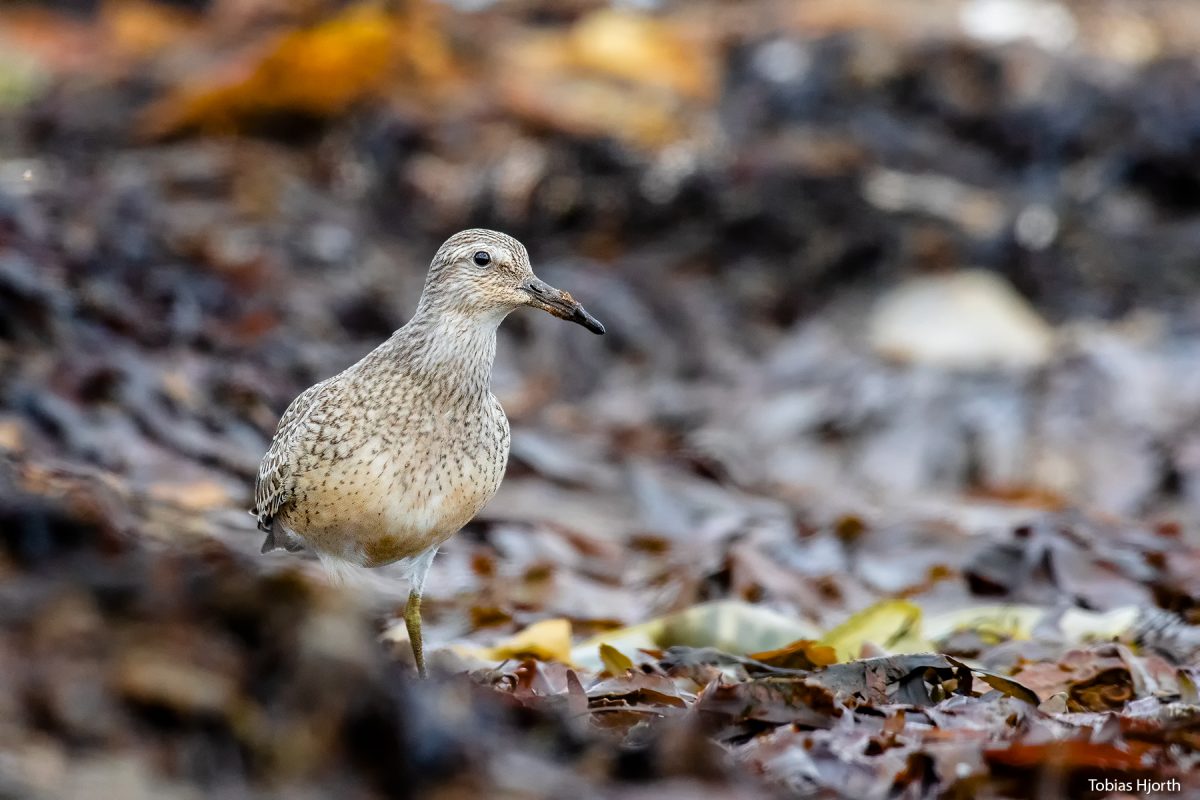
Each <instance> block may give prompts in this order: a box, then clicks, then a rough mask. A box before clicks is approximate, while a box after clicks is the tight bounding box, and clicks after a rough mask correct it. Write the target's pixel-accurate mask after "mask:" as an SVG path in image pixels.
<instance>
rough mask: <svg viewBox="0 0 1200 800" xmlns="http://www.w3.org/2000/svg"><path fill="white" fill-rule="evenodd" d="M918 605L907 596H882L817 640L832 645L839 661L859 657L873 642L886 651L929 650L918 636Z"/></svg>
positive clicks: (919, 614) (930, 647) (919, 611)
mask: <svg viewBox="0 0 1200 800" xmlns="http://www.w3.org/2000/svg"><path fill="white" fill-rule="evenodd" d="M920 625H921V609H920V607H918V606H917V605H915V604H914V603H910V602H908V601H907V600H884V601H883V602H881V603H876V604H875V605H873V606H871V607H870V608H867V609H865V610H863V611H860V612H858V613H857V614H855V615H854V616H852V617H850V618H849V619H848V620H846V621H845V622H843V623H842V624H841V625H838V626H837V627H836V628H834V629H833V630H831V631H829V632H828V633H826V634H825V635H824V636H823V637H821V639H820V643H821V644H823V645H827V646H829V647H832V648H833V649H834V650H835V651H836V652H837V656H838V660H839V661H849V660H851V659H854V658H858V657H859V655H860V654H861V653H862V650H863V646H864V645H866V644H868V643H872V644H876V645H879V646H880V647H883V648H884V649H885V650H887V651H888V652H897V651H898V650H899V651H903V650H905V649H911V650H932V649H933V647H932V646H931V645H929V644H928V643H925V642H923V641H922V640H921V638H920Z"/></svg>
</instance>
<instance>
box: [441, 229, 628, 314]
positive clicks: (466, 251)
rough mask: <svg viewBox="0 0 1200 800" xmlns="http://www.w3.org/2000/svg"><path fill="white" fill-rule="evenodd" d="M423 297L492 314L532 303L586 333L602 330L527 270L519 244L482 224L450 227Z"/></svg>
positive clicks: (577, 306) (470, 311)
mask: <svg viewBox="0 0 1200 800" xmlns="http://www.w3.org/2000/svg"><path fill="white" fill-rule="evenodd" d="M424 301H426V302H430V303H435V304H437V305H438V306H439V307H441V308H444V309H449V308H453V309H455V310H458V311H463V312H466V313H468V314H472V315H479V316H480V317H481V318H496V319H502V318H503V317H504V316H505V315H507V314H508V313H509V312H511V311H514V310H515V309H517V308H520V307H521V306H532V307H534V308H540V309H541V310H543V311H547V312H549V313H551V314H553V315H554V316H556V317H558V318H559V319H565V320H567V321H569V322H575V323H578V324H579V325H582V326H583V327H585V328H587V329H588V330H589V331H591V332H592V333H598V334H599V333H604V326H603V325H601V324H600V321H599V320H597V319H596V318H595V317H593V316H592V315H591V314H589V313H588V312H587V310H586V309H584V307H583V306H582V305H580V304H579V303H578V302H577V301H576V300H575V298H573V297H571V295H570V294H568V293H567V292H564V291H562V290H560V289H555V288H554V287H553V286H550V285H549V284H547V283H546V282H545V281H543V280H541V279H540V278H538V277H537V276H536V275H534V274H533V268H532V267H531V266H530V265H529V253H528V252H526V250H525V245H523V244H521V243H520V242H518V241H517V240H516V239H514V238H513V237H511V236H508V235H506V234H503V233H498V232H497V231H489V230H484V229H483V228H472V229H471V230H466V231H461V232H459V233H456V234H454V235H453V236H451V237H450V238H449V239H447V240H446V241H445V242H444V243H443V244H442V246H441V247H439V248H438V251H437V254H436V255H435V256H434V257H433V263H432V264H431V265H430V267H429V277H428V278H427V279H426V282H425V297H424Z"/></svg>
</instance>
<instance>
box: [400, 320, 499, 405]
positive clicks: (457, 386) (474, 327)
mask: <svg viewBox="0 0 1200 800" xmlns="http://www.w3.org/2000/svg"><path fill="white" fill-rule="evenodd" d="M505 316H507V314H503V313H497V314H494V315H490V316H489V315H480V314H471V313H465V312H461V311H456V310H453V309H432V308H429V307H426V306H425V305H424V304H422V305H421V307H419V308H418V309H417V313H416V314H414V315H413V318H412V319H411V320H409V321H408V324H407V325H405V326H404V327H403V328H401V329H400V330H398V331H396V333H395V334H394V335H393V337H392V339H393V340H395V341H396V342H397V344H398V345H399V346H400V348H401V350H402V352H400V353H397V356H399V357H400V358H401V359H402V360H403V363H404V371H405V372H406V373H408V374H410V375H411V376H412V377H414V378H416V379H418V380H420V381H422V382H429V383H433V384H436V385H437V386H438V387H440V388H443V389H444V390H445V391H446V392H448V393H451V394H455V395H467V396H483V395H486V394H487V393H488V392H489V391H490V387H491V378H492V363H493V362H494V361H495V359H496V329H497V328H498V327H500V323H501V322H502V321H503V319H504V317H505Z"/></svg>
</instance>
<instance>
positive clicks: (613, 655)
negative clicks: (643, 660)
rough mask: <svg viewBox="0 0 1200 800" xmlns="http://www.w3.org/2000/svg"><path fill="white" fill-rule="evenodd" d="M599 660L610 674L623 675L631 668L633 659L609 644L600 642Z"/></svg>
mask: <svg viewBox="0 0 1200 800" xmlns="http://www.w3.org/2000/svg"><path fill="white" fill-rule="evenodd" d="M600 660H601V661H602V662H603V663H604V669H605V670H606V671H607V672H608V673H609V674H610V675H624V674H625V673H626V672H628V671H629V670H631V669H633V661H631V660H630V659H629V656H627V655H625V654H624V653H622V652H621V651H620V650H618V649H617V648H615V647H613V646H612V645H611V644H605V643H603V642H601V643H600Z"/></svg>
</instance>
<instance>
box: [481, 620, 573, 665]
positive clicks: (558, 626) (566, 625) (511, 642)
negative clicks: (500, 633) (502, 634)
mask: <svg viewBox="0 0 1200 800" xmlns="http://www.w3.org/2000/svg"><path fill="white" fill-rule="evenodd" d="M485 657H486V658H489V659H491V660H493V661H504V660H506V659H509V658H536V659H538V660H539V661H561V662H562V663H564V664H569V663H571V623H570V622H569V621H568V620H565V619H544V620H542V621H541V622H535V623H533V624H532V625H530V626H529V627H528V628H526V629H525V630H523V631H520V632H519V633H517V634H516V635H514V636H513V637H512V638H510V639H507V640H505V641H503V642H500V643H499V644H497V645H496V646H495V647H492V648H490V649H488V650H487V653H486V656H485Z"/></svg>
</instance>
